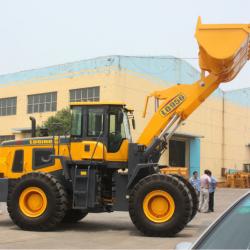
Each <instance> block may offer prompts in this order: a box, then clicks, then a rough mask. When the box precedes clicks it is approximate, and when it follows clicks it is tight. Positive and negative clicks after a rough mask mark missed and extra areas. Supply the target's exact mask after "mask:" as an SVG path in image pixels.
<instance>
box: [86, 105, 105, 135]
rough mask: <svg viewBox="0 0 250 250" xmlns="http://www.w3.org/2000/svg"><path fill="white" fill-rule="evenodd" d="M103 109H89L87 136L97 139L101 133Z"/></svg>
mask: <svg viewBox="0 0 250 250" xmlns="http://www.w3.org/2000/svg"><path fill="white" fill-rule="evenodd" d="M103 122H104V116H103V109H101V108H89V110H88V129H87V131H88V133H87V135H88V136H91V137H99V136H100V135H101V134H102V133H103Z"/></svg>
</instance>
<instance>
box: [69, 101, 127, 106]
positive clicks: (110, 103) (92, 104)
mask: <svg viewBox="0 0 250 250" xmlns="http://www.w3.org/2000/svg"><path fill="white" fill-rule="evenodd" d="M97 105H110V106H126V104H125V103H123V102H71V103H70V106H97Z"/></svg>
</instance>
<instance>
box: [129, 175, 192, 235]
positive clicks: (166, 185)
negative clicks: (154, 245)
mask: <svg viewBox="0 0 250 250" xmlns="http://www.w3.org/2000/svg"><path fill="white" fill-rule="evenodd" d="M153 190H163V191H166V192H168V193H169V194H170V195H171V196H172V198H173V199H174V202H175V212H174V214H173V216H172V218H171V219H170V220H168V221H166V222H164V223H155V222H153V221H151V220H149V219H148V218H147V217H146V215H145V214H144V211H143V200H144V198H145V196H146V195H147V194H148V193H149V192H151V191H153ZM192 209H193V204H192V198H191V195H190V193H189V190H188V189H187V187H186V186H185V185H184V184H183V182H182V181H180V180H179V179H178V178H176V177H174V176H171V175H164V174H153V175H149V176H146V177H145V178H143V179H141V180H140V181H139V182H138V183H137V184H136V185H135V186H134V188H133V189H132V190H131V193H130V198H129V214H130V218H131V220H132V222H133V223H134V225H135V226H136V227H137V229H138V230H139V231H141V232H142V233H143V234H145V235H147V236H155V237H166V236H173V235H175V234H176V233H178V232H180V231H181V230H182V229H183V228H184V227H185V225H186V224H187V223H188V221H189V219H190V217H191V214H192Z"/></svg>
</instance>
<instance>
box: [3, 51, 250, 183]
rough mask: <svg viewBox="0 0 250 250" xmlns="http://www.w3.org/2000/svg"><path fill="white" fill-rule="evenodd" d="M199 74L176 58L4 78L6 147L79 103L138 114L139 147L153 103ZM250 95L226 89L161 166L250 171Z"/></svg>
mask: <svg viewBox="0 0 250 250" xmlns="http://www.w3.org/2000/svg"><path fill="white" fill-rule="evenodd" d="M198 79H199V72H198V71H197V70H196V69H194V68H193V67H192V66H191V65H190V64H188V63H187V62H185V61H184V60H181V59H178V58H174V57H127V56H109V57H100V58H95V59H90V60H83V61H79V62H74V63H68V64H64V65H57V66H52V67H47V68H42V69H36V70H30V71H23V72H18V73H14V74H7V75H2V76H0V88H1V91H0V124H1V126H0V140H1V141H3V140H9V139H14V138H15V139H20V138H23V137H28V136H30V120H29V117H30V116H34V117H35V118H36V119H37V123H38V125H40V126H41V125H42V124H43V122H44V121H45V120H46V119H47V118H48V117H49V116H51V115H53V114H54V113H55V112H56V111H58V110H61V109H62V108H64V107H67V106H68V105H69V102H75V101H99V100H100V101H119V102H124V103H127V104H128V106H129V107H132V108H133V109H134V114H135V119H136V130H135V131H133V139H134V141H136V139H137V138H138V136H139V134H140V133H141V132H142V130H143V128H144V126H145V125H146V124H147V122H148V120H149V119H150V117H151V115H152V114H153V112H154V103H153V100H152V102H150V105H149V106H150V108H149V112H148V113H147V117H146V118H142V112H143V109H144V102H145V97H146V96H147V95H149V94H150V93H151V92H153V91H155V90H160V89H164V88H168V87H169V86H171V85H173V84H176V83H187V84H190V83H192V82H194V81H196V80H198ZM249 95H250V89H242V90H237V91H231V92H223V91H221V90H220V89H218V90H217V91H216V92H215V93H214V94H213V95H212V96H210V97H209V98H208V100H207V101H206V102H204V103H203V104H202V105H201V107H200V108H199V109H198V110H196V111H195V112H194V113H193V114H192V115H191V116H190V117H189V118H188V119H187V120H186V121H185V123H184V124H183V125H182V126H181V127H180V128H179V129H178V131H177V132H176V134H175V135H174V137H173V138H172V140H171V141H170V144H169V148H168V150H167V152H166V153H165V154H164V156H163V157H162V159H161V163H163V164H166V165H168V166H174V167H187V168H188V169H189V173H190V174H191V173H192V172H193V171H194V170H198V171H199V172H200V171H203V170H204V169H206V168H209V169H211V170H212V171H213V173H214V174H215V176H216V177H217V178H220V177H221V175H222V172H223V171H222V170H223V169H224V168H227V169H238V170H240V169H242V168H243V165H244V164H248V163H250V128H249V127H248V122H249V121H250V98H249Z"/></svg>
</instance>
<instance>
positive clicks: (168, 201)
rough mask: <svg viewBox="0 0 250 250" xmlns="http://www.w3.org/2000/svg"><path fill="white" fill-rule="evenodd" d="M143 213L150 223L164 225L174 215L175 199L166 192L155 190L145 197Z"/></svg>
mask: <svg viewBox="0 0 250 250" xmlns="http://www.w3.org/2000/svg"><path fill="white" fill-rule="evenodd" d="M143 211H144V214H145V215H146V217H147V218H148V219H149V220H150V221H153V222H155V223H164V222H166V221H168V220H170V219H171V218H172V216H173V214H174V211H175V203H174V199H173V197H172V196H171V195H170V194H169V193H168V192H166V191H163V190H154V191H152V192H150V193H148V194H147V195H146V196H145V198H144V200H143Z"/></svg>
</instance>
